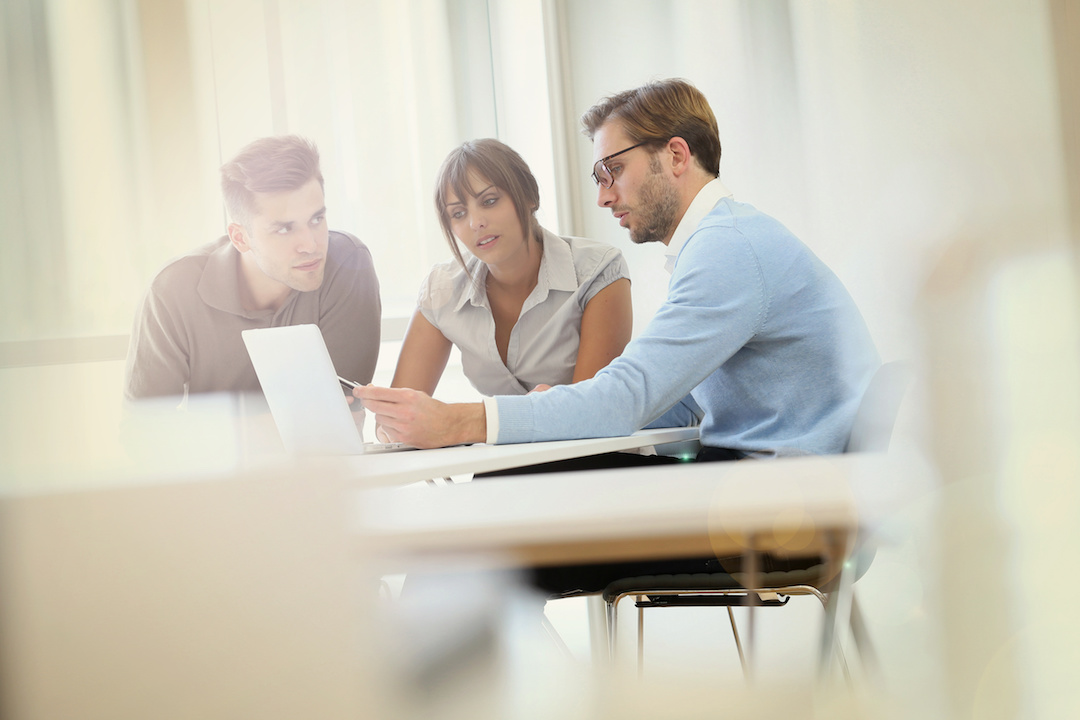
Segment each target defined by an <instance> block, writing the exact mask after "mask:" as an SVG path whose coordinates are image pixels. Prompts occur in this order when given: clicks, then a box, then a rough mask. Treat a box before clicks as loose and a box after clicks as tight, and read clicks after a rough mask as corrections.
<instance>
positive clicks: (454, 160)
mask: <svg viewBox="0 0 1080 720" xmlns="http://www.w3.org/2000/svg"><path fill="white" fill-rule="evenodd" d="M539 205H540V193H539V190H538V189H537V185H536V178H534V177H533V175H532V172H530V170H529V167H528V165H526V164H525V161H524V160H522V158H521V156H520V155H518V154H517V153H516V152H515V151H514V150H513V149H511V148H510V147H508V146H506V145H504V144H503V143H501V142H499V141H498V140H492V139H484V140H474V141H470V142H466V143H464V144H463V145H461V146H460V147H459V148H457V149H455V150H454V151H453V152H451V153H450V155H449V156H447V158H446V160H445V161H444V162H443V164H442V167H441V168H440V170H439V175H438V178H437V181H436V185H435V207H436V211H437V212H438V215H439V221H440V222H441V224H442V228H443V233H444V234H445V235H446V239H447V242H449V244H450V249H451V251H452V252H453V253H454V257H455V259H454V260H450V261H447V262H444V263H441V264H439V265H436V266H435V267H434V268H432V270H431V273H430V274H429V275H428V277H427V279H426V280H425V281H424V284H423V286H422V287H421V288H420V294H419V300H418V303H417V310H416V312H415V313H414V314H413V317H412V321H411V322H410V324H409V329H408V331H407V332H406V333H405V340H404V342H403V344H402V348H401V355H400V357H399V358H398V363H397V369H396V370H395V372H394V380H393V386H394V387H409V388H414V389H416V390H421V391H423V392H425V393H428V394H429V395H430V394H432V393H434V391H435V387H436V385H438V383H439V378H440V377H441V376H442V373H443V370H444V369H445V368H446V361H447V358H448V357H449V355H450V348H451V346H452V345H457V346H458V348H459V349H460V351H461V360H462V367H463V370H464V372H465V376H466V377H467V378H468V379H469V382H471V383H472V385H473V387H475V388H476V389H477V390H478V391H479V392H481V393H482V394H484V395H508V394H516V395H520V394H524V393H527V392H530V391H532V390H534V389H537V387H538V386H540V388H539V389H543V387H544V386H549V385H558V384H564V383H573V382H578V381H579V380H586V379H588V378H591V377H592V376H593V375H594V374H596V372H597V371H598V370H600V369H601V368H603V367H604V366H605V365H607V364H608V363H609V362H611V361H612V360H613V359H614V358H615V357H617V356H618V355H619V354H620V353H621V352H622V350H623V347H624V346H625V345H626V343H627V342H629V340H630V333H631V325H632V316H631V306H630V280H629V277H628V271H627V266H626V261H625V260H624V259H623V257H622V253H621V252H619V251H618V250H617V249H615V248H614V247H611V246H610V245H605V244H603V243H597V242H593V241H591V240H584V239H580V238H562V237H559V236H557V235H555V234H553V233H551V232H549V231H547V230H545V229H544V228H542V227H540V225H539V223H538V222H537V221H536V217H535V213H536V210H537V208H538V207H539ZM458 242H460V243H461V245H462V246H464V247H465V250H466V251H467V253H468V255H463V254H462V252H461V249H460V248H459V247H458V244H457V243H458Z"/></svg>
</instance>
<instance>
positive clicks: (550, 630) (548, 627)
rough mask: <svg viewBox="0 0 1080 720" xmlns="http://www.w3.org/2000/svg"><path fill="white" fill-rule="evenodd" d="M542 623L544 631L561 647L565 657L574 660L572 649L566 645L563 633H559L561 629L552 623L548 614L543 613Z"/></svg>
mask: <svg viewBox="0 0 1080 720" xmlns="http://www.w3.org/2000/svg"><path fill="white" fill-rule="evenodd" d="M540 624H541V625H542V626H543V628H544V631H545V632H546V633H547V636H548V637H549V638H551V641H552V642H553V643H555V646H556V647H557V648H559V651H560V652H561V653H562V655H563V657H565V658H568V659H570V660H573V659H574V653H572V652H571V651H570V648H569V647H568V646H567V645H566V641H565V640H563V638H562V635H560V634H559V631H558V630H556V629H555V626H554V625H552V624H551V621H550V620H548V616H547V615H544V614H543V613H541V615H540Z"/></svg>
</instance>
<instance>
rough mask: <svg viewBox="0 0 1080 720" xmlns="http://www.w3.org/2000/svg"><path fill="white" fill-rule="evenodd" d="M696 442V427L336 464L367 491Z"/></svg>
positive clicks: (369, 457) (383, 455)
mask: <svg viewBox="0 0 1080 720" xmlns="http://www.w3.org/2000/svg"><path fill="white" fill-rule="evenodd" d="M697 438H698V429H697V428H696V427H693V428H660V429H655V430H639V431H638V432H636V433H634V434H633V435H628V436H623V437H610V438H589V439H585V440H556V441H552V442H536V443H518V444H513V445H484V444H479V445H462V446H458V447H449V448H436V449H433V450H408V451H403V452H390V453H369V454H367V455H357V456H351V457H346V458H341V459H340V460H341V462H342V463H343V464H344V466H345V474H347V475H349V476H351V477H354V478H356V479H358V480H363V481H364V484H365V485H404V484H408V483H413V482H421V481H424V480H430V479H432V478H436V477H449V476H451V475H463V474H467V473H485V472H494V471H498V470H507V469H510V468H516V467H522V466H525V465H535V464H537V463H544V462H552V461H556V460H567V459H570V458H578V457H585V456H588V455H599V454H601V453H608V452H618V451H623V450H640V449H642V448H648V447H653V446H659V445H669V444H687V445H690V444H692V443H695V442H696V441H697Z"/></svg>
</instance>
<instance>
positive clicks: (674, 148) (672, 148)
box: [667, 135, 694, 177]
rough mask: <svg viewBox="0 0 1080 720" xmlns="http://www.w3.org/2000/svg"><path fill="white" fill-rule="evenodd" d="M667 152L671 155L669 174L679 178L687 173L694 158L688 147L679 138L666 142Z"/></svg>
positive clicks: (687, 144)
mask: <svg viewBox="0 0 1080 720" xmlns="http://www.w3.org/2000/svg"><path fill="white" fill-rule="evenodd" d="M667 150H668V152H670V153H671V172H672V173H673V174H674V175H675V177H679V176H680V175H682V174H683V173H685V172H686V171H688V170H689V169H690V168H691V167H692V166H693V164H694V158H693V156H692V155H691V154H690V145H689V143H687V142H686V141H685V140H683V139H682V138H681V137H679V136H677V135H676V136H675V137H673V138H671V139H670V140H668V142H667Z"/></svg>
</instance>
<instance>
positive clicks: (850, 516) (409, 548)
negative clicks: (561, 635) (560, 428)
mask: <svg viewBox="0 0 1080 720" xmlns="http://www.w3.org/2000/svg"><path fill="white" fill-rule="evenodd" d="M882 463H883V458H881V457H878V456H870V455H835V456H830V457H809V458H792V459H781V460H772V461H754V462H741V463H702V464H693V463H688V464H686V465H676V466H671V465H665V466H655V467H642V468H625V469H618V470H592V471H586V472H573V473H553V474H545V475H538V476H518V477H512V478H505V479H498V480H486V481H484V482H476V483H466V484H461V485H453V486H449V487H445V488H430V487H425V486H417V487H408V488H378V489H374V490H370V491H366V492H362V493H361V494H360V495H359V500H358V511H357V530H358V535H357V537H358V541H359V542H362V543H364V545H365V547H367V548H368V549H369V550H376V549H377V550H378V551H380V552H381V553H383V554H385V555H387V556H390V557H394V558H397V559H398V560H399V561H400V562H402V563H404V564H408V563H409V562H410V561H413V560H424V559H429V558H436V557H437V558H439V559H449V558H452V557H455V556H458V557H460V556H476V555H484V556H487V557H489V558H490V561H491V562H492V563H494V564H502V565H538V564H557V563H565V562H600V561H609V560H610V561H616V560H624V559H628V558H635V559H648V558H661V557H679V556H691V555H694V554H701V555H707V554H710V553H719V554H723V555H735V554H739V553H741V552H743V551H744V550H747V549H754V550H757V551H769V552H777V553H782V554H788V555H809V554H814V553H819V552H822V551H823V550H825V549H826V548H825V545H826V542H827V538H826V536H827V534H828V531H838V532H840V533H842V534H849V533H851V532H854V531H855V530H856V529H857V527H858V524H859V523H858V518H859V511H858V510H857V507H856V502H855V494H854V493H853V485H855V484H857V483H858V482H859V478H861V477H864V476H867V477H871V476H877V475H880V473H881V472H883V465H882Z"/></svg>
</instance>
